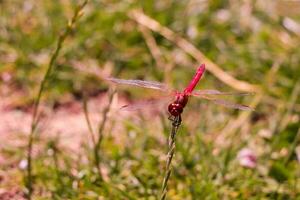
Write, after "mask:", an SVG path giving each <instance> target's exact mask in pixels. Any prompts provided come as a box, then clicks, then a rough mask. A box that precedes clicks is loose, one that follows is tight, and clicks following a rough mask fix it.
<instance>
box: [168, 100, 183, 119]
mask: <svg viewBox="0 0 300 200" xmlns="http://www.w3.org/2000/svg"><path fill="white" fill-rule="evenodd" d="M168 111H169V113H170V114H171V115H172V116H174V117H177V116H179V115H180V114H181V113H182V111H183V106H182V105H181V104H179V103H176V102H174V103H171V104H170V105H169V106H168Z"/></svg>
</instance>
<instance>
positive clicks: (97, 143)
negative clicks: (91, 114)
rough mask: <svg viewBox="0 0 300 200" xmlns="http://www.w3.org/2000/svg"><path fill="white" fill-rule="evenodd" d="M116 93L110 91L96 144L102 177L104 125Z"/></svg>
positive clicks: (95, 152) (97, 160)
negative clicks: (101, 154)
mask: <svg viewBox="0 0 300 200" xmlns="http://www.w3.org/2000/svg"><path fill="white" fill-rule="evenodd" d="M114 94H115V90H112V91H110V93H109V99H108V105H107V106H106V107H105V108H104V110H103V112H102V121H101V123H100V124H99V127H98V140H97V142H96V143H95V146H94V158H95V165H96V168H97V169H98V173H99V175H100V178H101V179H102V173H101V167H100V164H101V157H100V154H99V150H100V148H101V144H102V140H103V131H104V127H105V124H106V122H107V119H108V113H109V111H110V108H111V105H112V101H113V97H114Z"/></svg>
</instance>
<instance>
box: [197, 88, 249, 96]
mask: <svg viewBox="0 0 300 200" xmlns="http://www.w3.org/2000/svg"><path fill="white" fill-rule="evenodd" d="M202 95H233V96H234V95H236V96H247V95H253V94H252V93H246V92H221V91H219V90H209V89H208V90H196V91H194V92H192V96H202Z"/></svg>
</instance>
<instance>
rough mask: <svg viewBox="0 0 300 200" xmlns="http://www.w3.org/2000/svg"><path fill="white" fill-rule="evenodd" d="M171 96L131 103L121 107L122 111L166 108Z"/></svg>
mask: <svg viewBox="0 0 300 200" xmlns="http://www.w3.org/2000/svg"><path fill="white" fill-rule="evenodd" d="M172 98H173V97H172V96H164V97H160V98H156V99H147V100H143V101H137V102H133V103H131V104H127V105H124V106H122V107H121V110H123V111H138V110H146V109H160V110H161V108H163V107H166V104H167V103H169V102H171V99H172Z"/></svg>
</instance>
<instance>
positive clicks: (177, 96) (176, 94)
mask: <svg viewBox="0 0 300 200" xmlns="http://www.w3.org/2000/svg"><path fill="white" fill-rule="evenodd" d="M204 72H205V64H201V65H200V66H199V67H198V69H197V71H196V73H195V75H194V77H193V78H192V80H191V82H190V83H189V84H188V86H187V87H186V88H185V89H184V90H183V91H182V92H180V91H176V90H173V89H170V88H169V87H168V86H166V85H165V84H163V83H159V82H155V81H143V80H125V79H118V78H107V80H108V81H111V82H113V83H117V84H125V85H133V86H138V87H144V88H148V89H154V90H160V91H162V92H167V93H169V95H168V96H171V97H173V98H174V100H173V102H171V103H170V104H169V106H168V112H169V114H170V117H169V119H170V120H172V121H173V122H174V120H175V118H176V119H177V118H179V120H177V122H178V123H180V122H181V113H182V112H183V109H184V107H185V106H186V104H187V102H188V100H189V98H190V97H191V96H193V97H197V98H203V99H207V100H210V101H212V102H213V103H215V104H219V105H223V106H225V107H230V108H234V109H240V110H253V109H252V108H250V107H248V106H246V105H241V104H235V103H232V102H229V101H225V100H222V99H218V98H214V97H212V96H217V95H249V93H230V92H220V91H218V90H194V89H195V87H196V85H197V84H198V82H199V81H200V79H201V77H202V76H203V74H204ZM148 103H149V102H148ZM143 106H144V104H137V105H135V104H133V105H126V106H123V108H127V109H128V108H130V109H135V108H137V109H138V108H142V107H143Z"/></svg>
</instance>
